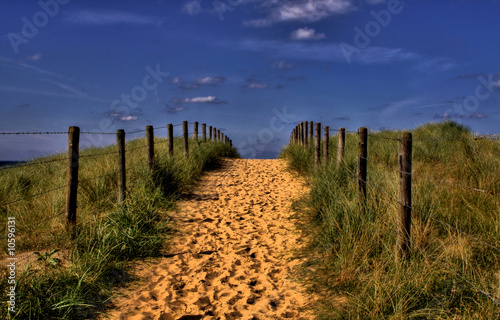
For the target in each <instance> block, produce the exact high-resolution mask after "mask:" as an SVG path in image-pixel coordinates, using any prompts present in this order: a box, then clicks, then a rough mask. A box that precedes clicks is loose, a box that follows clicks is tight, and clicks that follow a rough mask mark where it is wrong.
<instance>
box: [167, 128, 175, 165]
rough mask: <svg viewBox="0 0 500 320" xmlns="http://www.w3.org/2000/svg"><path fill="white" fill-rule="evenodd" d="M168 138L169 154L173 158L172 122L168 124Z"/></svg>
mask: <svg viewBox="0 0 500 320" xmlns="http://www.w3.org/2000/svg"><path fill="white" fill-rule="evenodd" d="M167 139H168V142H167V145H168V155H169V157H170V158H172V157H173V156H174V126H173V125H172V124H171V123H169V124H167Z"/></svg>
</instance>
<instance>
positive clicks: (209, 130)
mask: <svg viewBox="0 0 500 320" xmlns="http://www.w3.org/2000/svg"><path fill="white" fill-rule="evenodd" d="M208 140H209V141H212V126H209V127H208Z"/></svg>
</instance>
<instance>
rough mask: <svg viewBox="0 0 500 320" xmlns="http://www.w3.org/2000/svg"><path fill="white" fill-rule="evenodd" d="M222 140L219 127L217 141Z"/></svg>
mask: <svg viewBox="0 0 500 320" xmlns="http://www.w3.org/2000/svg"><path fill="white" fill-rule="evenodd" d="M220 141H221V140H220V130H219V129H217V142H220Z"/></svg>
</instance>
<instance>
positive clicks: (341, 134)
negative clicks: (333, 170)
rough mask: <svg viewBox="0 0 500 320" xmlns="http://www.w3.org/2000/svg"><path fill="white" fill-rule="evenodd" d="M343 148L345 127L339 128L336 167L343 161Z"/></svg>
mask: <svg viewBox="0 0 500 320" xmlns="http://www.w3.org/2000/svg"><path fill="white" fill-rule="evenodd" d="M344 148H345V128H340V129H339V146H338V148H337V167H339V166H340V165H341V164H342V161H344Z"/></svg>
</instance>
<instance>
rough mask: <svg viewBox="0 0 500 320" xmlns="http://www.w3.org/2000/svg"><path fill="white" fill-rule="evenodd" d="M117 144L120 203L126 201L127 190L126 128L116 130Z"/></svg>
mask: <svg viewBox="0 0 500 320" xmlns="http://www.w3.org/2000/svg"><path fill="white" fill-rule="evenodd" d="M116 145H117V146H118V203H122V202H123V201H125V196H126V192H127V177H126V172H127V169H126V166H125V130H123V129H120V130H117V131H116Z"/></svg>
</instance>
